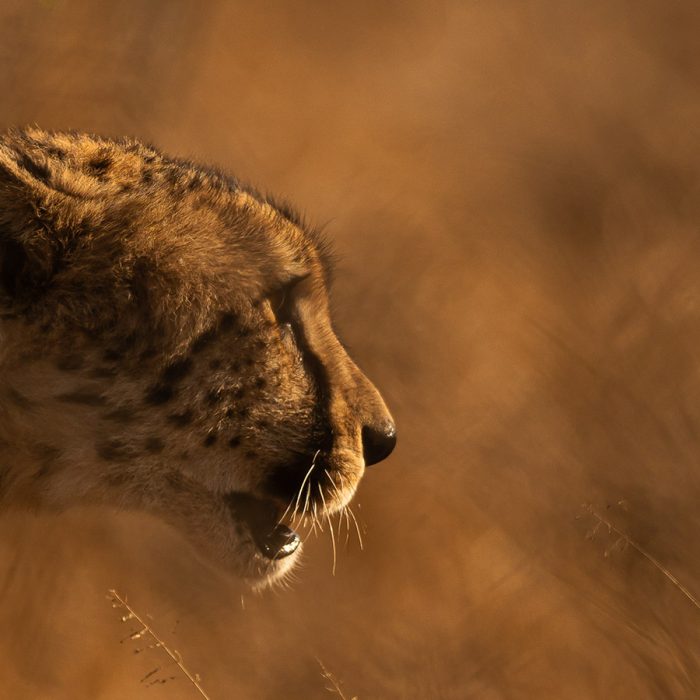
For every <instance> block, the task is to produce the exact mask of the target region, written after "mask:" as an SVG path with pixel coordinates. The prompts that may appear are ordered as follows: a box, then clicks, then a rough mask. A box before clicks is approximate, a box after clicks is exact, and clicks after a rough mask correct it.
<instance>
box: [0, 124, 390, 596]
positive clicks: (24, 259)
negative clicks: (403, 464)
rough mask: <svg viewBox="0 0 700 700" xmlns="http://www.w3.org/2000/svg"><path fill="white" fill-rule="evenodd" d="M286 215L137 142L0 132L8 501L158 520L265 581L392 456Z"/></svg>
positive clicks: (373, 395)
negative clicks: (114, 509) (306, 527)
mask: <svg viewBox="0 0 700 700" xmlns="http://www.w3.org/2000/svg"><path fill="white" fill-rule="evenodd" d="M328 279H329V264H328V256H327V254H326V252H325V250H324V247H323V246H322V244H321V243H320V241H319V238H318V236H317V235H316V234H315V233H314V232H313V231H311V230H309V229H308V227H306V226H305V225H304V224H303V223H302V222H301V221H300V220H299V219H298V218H297V217H296V216H295V215H293V214H292V213H291V212H290V211H289V210H288V209H287V208H285V207H281V206H278V205H276V204H275V203H274V202H272V201H271V200H269V199H267V198H263V197H261V196H260V195H258V194H257V193H255V192H254V191H252V190H249V189H246V188H244V187H242V186H241V185H240V184H239V183H237V182H235V181H233V180H231V179H229V178H226V177H224V176H222V175H220V174H217V173H212V172H209V171H206V170H204V169H202V168H200V167H198V166H195V165H192V164H189V163H183V162H180V161H174V160H171V159H168V158H166V157H165V156H163V155H162V154H160V153H158V152H157V151H155V150H153V149H151V148H147V147H146V146H143V145H142V144H140V143H138V142H135V141H123V142H113V141H107V140H104V139H97V138H95V137H88V136H83V135H75V134H70V135H66V134H48V133H46V132H42V131H38V130H31V131H24V132H10V133H8V134H6V135H5V136H4V137H2V139H0V284H1V285H2V291H3V301H2V309H3V320H2V324H3V325H2V336H3V354H2V361H1V364H0V400H1V401H2V407H3V409H4V410H3V415H4V417H5V418H4V421H5V423H4V425H3V426H2V427H1V429H2V432H3V435H2V437H3V438H4V442H3V444H6V445H7V447H5V448H3V449H5V451H6V455H5V458H6V459H5V462H6V463H9V462H10V461H12V463H14V464H16V465H18V466H17V467H15V468H14V469H12V470H9V469H7V468H5V471H4V472H3V471H0V497H1V498H2V499H3V500H4V501H5V502H30V503H33V504H34V505H37V506H39V507H54V508H62V507H67V506H70V505H71V504H73V503H79V502H88V503H95V502H99V503H105V504H111V505H115V506H119V507H125V508H133V509H141V510H145V511H147V512H150V513H152V514H154V515H156V516H158V517H160V518H162V519H165V520H166V521H168V522H169V523H171V524H172V525H173V526H174V527H176V528H177V529H179V530H180V531H181V532H182V533H183V535H184V536H185V537H187V538H188V539H189V540H190V541H191V542H192V543H193V545H194V546H195V549H196V550H197V551H199V552H201V553H203V554H205V555H207V556H208V557H209V558H210V560H212V561H213V562H215V563H216V564H217V565H219V566H222V567H224V568H225V569H227V570H229V571H232V572H234V573H235V574H237V575H239V576H242V577H244V578H246V579H249V580H250V581H252V582H253V583H254V584H258V585H259V584H261V583H266V582H269V581H272V580H274V579H275V578H277V577H279V576H281V575H282V574H284V572H285V571H287V570H288V569H289V568H290V567H291V565H292V564H293V562H294V561H295V560H296V559H297V558H298V556H299V553H300V551H301V546H300V537H299V535H298V534H297V533H296V532H295V531H294V530H293V529H291V528H290V524H291V522H292V521H293V520H298V518H299V517H300V516H302V515H303V514H308V513H310V512H315V513H316V514H330V513H333V512H335V511H338V510H339V509H342V508H344V507H345V506H346V505H347V504H348V502H349V501H350V499H351V498H352V497H353V495H354V493H355V490H356V488H357V485H358V482H359V480H360V478H361V477H362V474H363V472H364V469H365V467H366V466H369V465H371V464H374V463H376V462H379V461H380V460H382V459H384V458H385V457H386V456H388V454H389V453H390V452H391V451H392V449H393V447H394V444H395V440H396V438H395V428H394V423H393V421H392V418H391V416H390V414H389V412H388V410H387V408H386V406H385V405H384V402H383V401H382V399H381V397H380V395H379V394H378V392H377V390H376V389H375V388H374V387H373V386H372V384H371V383H370V382H369V380H368V379H367V378H366V377H365V376H364V375H363V374H362V372H361V371H360V370H359V369H358V368H357V367H356V365H355V364H354V363H353V362H352V360H351V359H350V358H349V357H348V355H347V353H346V352H345V350H344V348H343V346H342V345H341V344H340V342H339V341H338V339H337V337H336V335H335V333H334V331H333V328H332V325H331V321H330V316H329V308H328V290H327V288H328Z"/></svg>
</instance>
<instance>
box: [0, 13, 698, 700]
mask: <svg viewBox="0 0 700 700" xmlns="http://www.w3.org/2000/svg"><path fill="white" fill-rule="evenodd" d="M698 37H700V5H699V4H698V3H697V2H695V1H694V0H686V1H678V2H675V1H673V0H629V1H625V0H614V1H611V0H587V1H586V2H582V1H580V0H576V1H575V0H539V1H538V0H529V1H528V2H523V1H522V0H489V1H486V0H465V1H464V2H440V1H433V2H424V3H421V2H416V1H414V0H411V1H410V2H377V1H369V0H354V1H353V2H347V3H340V2H337V3H335V2H331V3H328V2H321V1H320V0H319V1H317V2H312V1H304V0H295V1H294V2H291V1H288V2H247V3H243V2H233V1H232V2H202V1H200V2H187V1H182V2H179V1H174V0H168V1H165V0H164V1H155V2H136V1H135V0H128V1H120V2H116V0H115V1H104V2H78V1H72V0H44V1H41V0H22V1H20V0H2V2H0V68H1V70H0V94H2V102H1V106H0V123H1V124H2V125H3V126H5V125H8V126H9V125H12V124H25V123H37V124H39V125H40V126H43V127H47V128H71V129H81V130H89V131H93V132H98V133H104V134H109V135H121V134H132V135H136V136H139V137H142V138H144V139H146V140H150V141H153V142H154V143H156V144H157V145H159V146H161V147H162V148H164V149H165V150H167V151H169V152H172V153H175V154H178V155H182V156H190V157H194V158H197V159H202V160H205V161H209V162H212V163H215V164H218V165H221V166H223V167H225V168H227V169H230V170H232V171H233V172H235V173H237V174H238V175H240V176H241V177H243V178H244V179H248V180H250V181H252V182H254V183H256V184H258V185H259V186H261V187H263V188H267V189H269V190H270V191H273V192H275V193H279V194H282V195H284V196H287V197H289V198H290V199H291V200H292V201H294V202H296V203H297V204H298V205H299V206H300V208H302V209H304V210H305V211H306V212H307V214H308V215H309V216H310V218H311V219H313V220H314V221H315V222H319V223H326V224H327V229H326V230H327V232H328V235H329V237H330V238H331V239H332V240H333V241H334V244H335V248H336V250H337V252H338V253H339V255H340V257H341V260H342V263H341V269H340V272H339V275H338V280H337V284H336V288H335V306H336V307H337V318H338V326H339V328H340V330H341V332H342V334H343V335H344V337H345V339H346V340H347V341H348V344H349V345H350V347H351V349H352V352H353V354H354V356H355V357H356V358H357V360H358V362H359V363H360V365H361V366H362V367H363V368H364V369H365V370H366V371H367V373H368V374H369V375H370V376H371V377H372V378H373V379H374V380H375V381H376V383H377V384H378V385H379V386H380V388H381V389H382V390H383V392H384V393H385V396H386V398H387V401H388V403H389V405H390V406H391V407H392V409H393V411H394V413H395V416H396V418H397V422H398V425H399V447H398V449H397V451H396V453H395V454H394V456H392V458H391V459H390V460H389V461H388V462H386V463H384V464H382V465H378V466H377V467H376V468H373V469H372V470H371V471H370V472H369V473H368V474H367V477H366V479H365V480H364V482H363V485H362V487H361V490H360V493H359V497H358V501H359V503H360V504H361V509H360V510H359V513H360V514H361V519H362V521H363V524H364V527H365V529H366V533H365V536H364V540H365V550H364V551H360V549H359V547H358V545H357V539H356V537H355V538H353V537H351V538H350V541H349V544H348V545H347V546H345V545H341V552H340V556H339V562H338V567H337V573H336V575H335V576H332V575H331V560H332V557H331V545H330V539H329V538H328V536H327V535H325V536H323V537H322V538H320V539H318V540H311V541H310V542H309V545H308V547H307V552H306V556H305V566H304V567H303V569H302V570H301V571H300V573H299V576H298V579H297V581H296V583H295V584H294V586H293V588H292V590H290V591H279V592H273V593H267V594H265V595H263V596H262V597H259V596H254V595H252V594H250V593H247V592H243V591H242V590H241V589H240V587H239V586H238V585H237V584H236V583H235V582H232V581H229V580H227V579H226V578H224V577H223V576H222V575H221V574H219V573H217V572H216V571H213V570H211V569H209V568H207V567H205V566H203V565H202V564H201V563H200V562H198V561H196V560H195V559H193V558H192V556H191V554H190V552H189V551H188V550H187V548H186V547H185V546H184V545H183V544H182V542H181V541H180V540H179V539H178V537H177V536H176V535H175V534H172V533H171V532H170V531H169V530H168V529H167V528H166V527H165V526H163V525H161V524H159V523H158V522H156V521H153V520H151V519H147V518H145V517H138V516H134V515H128V514H114V513H108V512H105V511H81V512H78V511H75V512H71V513H67V514H64V515H61V516H45V515H42V516H35V515H29V514H16V513H15V514H6V515H3V516H2V518H1V519H0V660H1V661H0V664H1V667H0V697H2V698H11V699H15V698H60V699H63V698H66V699H68V698H71V699H73V698H104V699H105V700H106V699H115V700H116V699H119V700H122V699H124V698H137V699H140V698H149V699H150V700H160V699H163V698H169V699H170V698H173V699H175V700H180V699H185V698H193V697H196V694H195V693H194V691H193V688H192V687H191V686H190V685H189V684H188V683H187V682H186V681H185V680H183V679H182V678H181V677H179V675H178V674H177V673H176V672H175V671H174V670H173V667H172V666H171V667H168V668H165V669H164V670H162V671H161V672H159V673H158V674H155V676H151V677H150V678H149V681H150V680H153V679H154V678H161V679H167V678H169V677H170V676H173V675H174V676H177V679H176V680H168V681H167V682H166V683H164V684H158V685H152V686H148V685H147V683H148V682H149V681H145V682H141V679H142V678H143V677H144V676H145V675H146V674H147V673H148V672H149V671H150V670H152V669H153V668H155V667H157V666H161V667H162V666H163V663H162V661H163V659H162V657H161V655H160V653H159V652H158V651H157V650H147V651H145V652H143V653H140V654H135V653H134V650H135V649H136V648H138V644H137V643H135V642H132V641H129V640H126V641H124V642H123V643H120V640H123V639H124V637H126V636H128V634H129V630H130V628H129V626H128V625H126V624H123V623H121V622H120V620H119V611H118V610H114V609H112V608H111V607H110V604H109V602H108V601H107V600H105V592H106V590H107V589H108V588H111V587H115V588H117V589H118V590H119V591H120V592H121V593H123V594H127V595H128V596H129V599H130V601H131V602H132V603H133V604H134V605H135V606H136V607H137V608H138V609H139V610H140V611H141V612H142V613H150V614H151V615H152V616H153V625H154V627H155V628H156V630H159V631H161V632H162V634H163V635H164V636H165V637H166V638H167V640H168V641H169V642H171V643H172V644H173V645H174V646H175V647H176V648H177V649H179V650H180V651H181V652H182V654H183V656H184V658H185V662H186V664H187V665H188V666H189V667H190V668H191V669H192V670H193V671H197V672H199V673H200V674H201V676H202V684H203V686H204V687H205V688H206V689H207V691H208V692H209V693H210V695H211V696H212V698H215V699H221V698H234V699H239V698H240V699H248V698H251V699H258V698H262V699H268V698H269V699H277V698H293V699H295V698H300V699H306V698H309V699H314V698H325V697H330V695H329V692H328V691H327V690H326V688H325V685H326V682H325V681H324V679H323V678H322V677H321V673H320V669H319V664H318V662H317V660H316V659H317V657H318V658H319V659H321V660H322V662H323V664H324V665H325V666H326V667H327V668H328V669H329V670H331V671H332V672H333V673H334V674H335V675H336V676H337V677H338V679H340V680H341V681H342V688H343V690H344V692H345V693H346V696H347V698H350V697H352V696H353V695H357V696H358V697H359V698H360V700H369V699H370V698H380V699H381V698H421V699H423V698H428V699H432V698H436V699H443V698H444V699H449V700H462V699H467V698H477V699H479V700H481V699H483V700H511V699H519V698H535V699H540V698H542V699H550V698H553V699H569V698H585V699H588V698H595V699H597V698H601V699H609V698H612V699H618V698H619V699H627V698H634V699H635V700H644V699H646V698H697V697H700V690H698V688H700V653H699V650H700V608H698V607H696V606H695V605H694V604H693V603H692V601H691V600H690V599H689V598H688V597H687V596H686V595H684V594H683V592H682V591H681V590H680V589H679V588H678V587H677V586H675V585H674V584H673V583H672V581H671V580H670V579H669V577H667V576H666V575H664V573H663V572H662V571H661V570H660V568H659V567H657V566H655V565H654V564H653V563H652V562H650V561H649V560H648V559H645V558H644V556H642V555H641V554H640V553H639V552H638V551H636V550H635V549H634V548H633V547H630V546H628V547H627V548H623V547H621V546H615V545H616V544H618V545H620V544H623V543H622V542H620V541H619V536H618V535H617V534H616V533H614V532H613V533H612V534H608V531H607V528H606V527H601V528H599V529H598V531H597V533H595V536H594V537H593V538H592V539H587V537H586V534H587V533H589V531H590V530H591V529H592V527H593V526H594V525H595V518H594V517H592V516H591V515H589V514H587V513H586V511H585V510H584V509H583V508H582V504H584V503H591V504H593V506H594V507H595V508H596V509H597V510H598V512H599V513H600V514H601V515H604V516H605V517H606V518H608V519H610V521H611V522H613V523H614V524H615V526H616V527H619V528H620V529H621V530H623V531H624V532H625V533H627V534H628V535H629V537H630V538H632V539H633V540H634V541H635V542H636V543H637V544H638V545H639V546H641V547H642V548H643V549H644V550H645V551H646V552H648V553H649V554H650V555H651V556H653V557H655V558H656V559H657V560H658V564H659V565H660V566H663V567H666V568H667V569H668V571H669V572H670V573H671V574H672V575H674V576H676V577H677V578H678V579H679V581H680V582H681V583H682V584H683V585H685V586H686V587H687V588H688V590H689V591H690V593H691V594H693V593H694V594H696V595H700V537H698V534H699V532H700V515H699V508H698V504H699V502H700V499H699V497H700V464H699V463H698V462H699V457H700V280H699V272H700V267H699V266H700V230H699V225H700V219H699V217H698V214H699V213H700V200H699V198H698V195H699V194H700V190H699V185H700V129H699V125H700V91H699V88H700V40H699V39H698ZM582 515H583V517H580V516H582ZM344 538H345V534H344V533H343V537H342V539H343V540H344ZM606 553H607V554H608V556H605V555H606ZM242 595H243V603H244V606H243V605H242V601H241V596H242Z"/></svg>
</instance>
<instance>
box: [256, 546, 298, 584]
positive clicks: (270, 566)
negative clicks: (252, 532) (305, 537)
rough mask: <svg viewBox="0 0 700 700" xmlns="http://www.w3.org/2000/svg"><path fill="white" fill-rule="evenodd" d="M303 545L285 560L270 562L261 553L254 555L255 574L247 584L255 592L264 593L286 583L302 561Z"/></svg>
mask: <svg viewBox="0 0 700 700" xmlns="http://www.w3.org/2000/svg"><path fill="white" fill-rule="evenodd" d="M302 549H303V545H301V544H300V545H299V547H298V548H297V550H296V551H295V552H294V554H291V555H289V556H287V557H285V558H284V559H275V560H269V559H266V558H264V557H263V556H262V555H260V554H259V553H257V552H256V553H255V554H254V555H253V559H254V562H253V565H252V568H253V569H254V570H255V574H254V575H252V576H248V577H247V578H246V583H247V584H248V585H249V586H250V587H251V589H252V590H253V591H255V592H262V591H264V590H265V589H267V588H270V587H273V586H274V585H275V584H277V583H280V582H282V581H284V579H285V578H286V576H287V575H288V574H289V573H291V571H292V570H293V569H294V567H295V566H296V564H297V563H298V562H299V560H300V559H301V552H302Z"/></svg>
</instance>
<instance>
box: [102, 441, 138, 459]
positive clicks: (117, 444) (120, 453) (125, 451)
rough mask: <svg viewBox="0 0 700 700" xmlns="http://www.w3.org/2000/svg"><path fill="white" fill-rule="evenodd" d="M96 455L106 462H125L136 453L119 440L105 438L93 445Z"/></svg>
mask: <svg viewBox="0 0 700 700" xmlns="http://www.w3.org/2000/svg"><path fill="white" fill-rule="evenodd" d="M95 451H96V452H97V456H98V457H100V459H103V460H105V461H106V462H125V461H127V460H129V459H132V458H133V457H135V456H136V455H135V454H134V451H133V450H132V449H131V448H130V447H129V446H128V445H127V444H125V443H124V442H122V441H121V440H107V441H106V442H102V443H100V444H98V445H96V447H95Z"/></svg>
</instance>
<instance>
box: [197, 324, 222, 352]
mask: <svg viewBox="0 0 700 700" xmlns="http://www.w3.org/2000/svg"><path fill="white" fill-rule="evenodd" d="M215 337H216V330H215V329H213V328H212V329H210V330H208V331H204V333H202V334H201V335H200V336H199V337H198V338H197V339H196V340H195V341H194V342H193V343H192V348H191V349H192V352H195V353H196V352H202V350H204V348H206V347H207V346H208V345H210V344H211V342H212V340H214V338H215Z"/></svg>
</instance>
